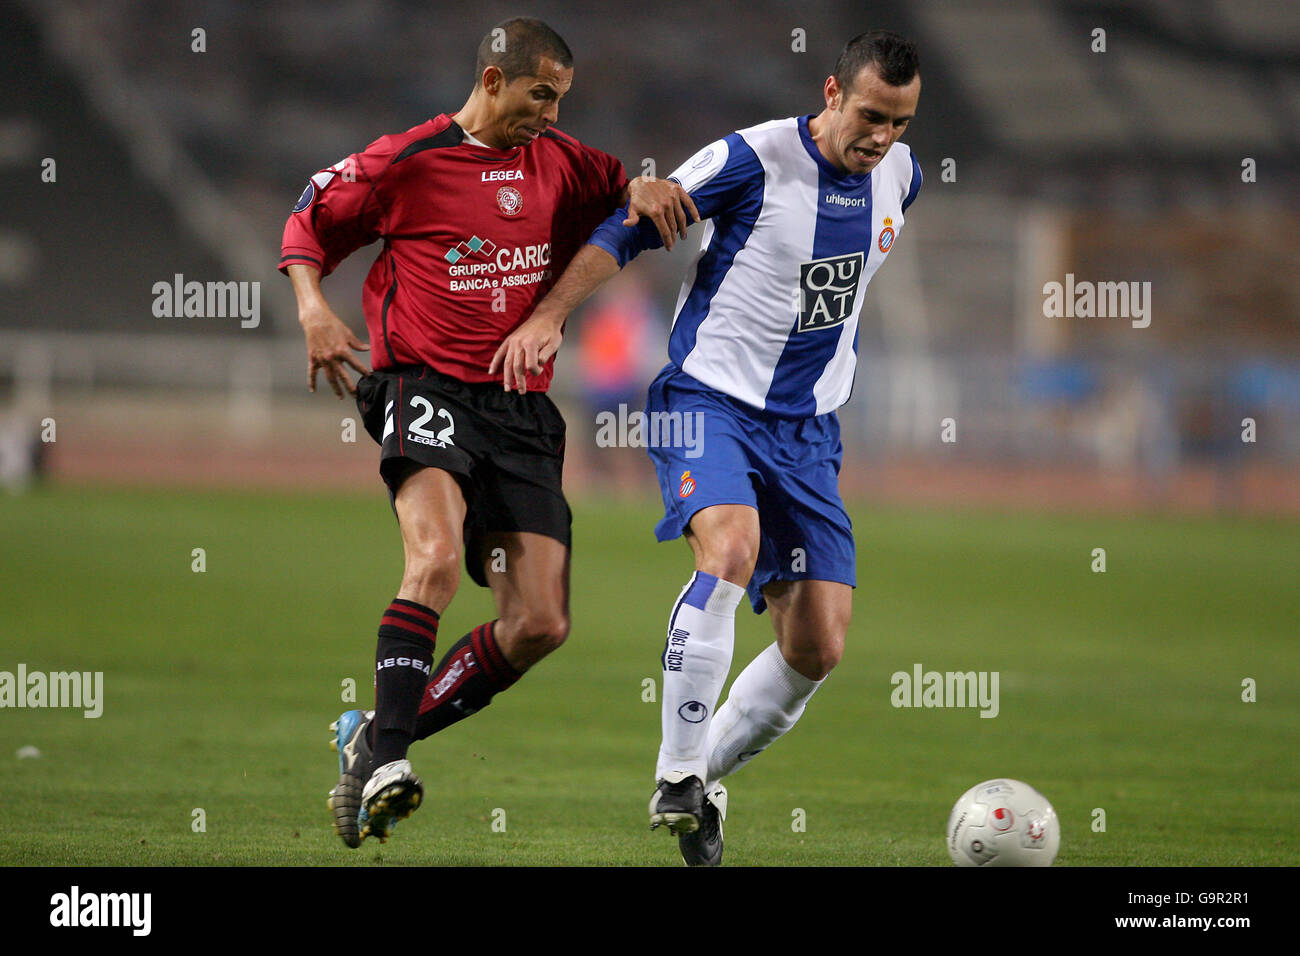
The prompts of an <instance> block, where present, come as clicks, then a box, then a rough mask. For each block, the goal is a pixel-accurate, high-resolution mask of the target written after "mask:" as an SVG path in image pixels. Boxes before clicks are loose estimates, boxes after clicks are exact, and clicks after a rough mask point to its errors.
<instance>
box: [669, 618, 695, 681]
mask: <svg viewBox="0 0 1300 956" xmlns="http://www.w3.org/2000/svg"><path fill="white" fill-rule="evenodd" d="M690 636H691V635H690V632H689V631H683V630H682V629H681V628H680V627H675V628H673V629H672V631H671V632H670V633H669V635H668V646H667V647H666V648H665V649H664V670H666V671H680V670H681V669H682V657H683V651H684V650H685V648H686V639H687V638H688V637H690Z"/></svg>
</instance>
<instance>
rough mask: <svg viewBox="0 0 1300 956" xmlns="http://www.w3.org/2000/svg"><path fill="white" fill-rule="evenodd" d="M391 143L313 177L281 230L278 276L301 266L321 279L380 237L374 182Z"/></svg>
mask: <svg viewBox="0 0 1300 956" xmlns="http://www.w3.org/2000/svg"><path fill="white" fill-rule="evenodd" d="M391 139H392V138H391V137H387V136H385V137H383V138H381V139H378V140H376V141H375V142H373V143H371V144H370V146H368V147H366V149H365V151H363V152H361V153H353V154H352V155H351V156H349V157H347V158H346V159H344V160H341V161H340V162H338V163H335V164H334V165H333V166H329V167H327V168H325V169H322V170H321V171H320V172H318V173H316V174H315V175H314V176H312V177H311V179H310V180H308V181H307V188H306V189H304V190H303V192H302V195H301V196H300V197H298V202H297V203H296V204H295V205H294V207H293V211H292V212H291V213H290V215H289V221H288V222H286V223H285V225H284V238H283V241H282V242H281V245H280V266H279V268H280V271H281V272H286V271H287V270H288V268H289V266H291V265H293V264H294V263H298V262H302V263H307V264H310V265H314V266H316V268H318V269H320V271H321V275H322V276H327V275H329V274H330V273H331V272H333V271H334V269H335V267H336V266H338V264H339V263H340V262H342V261H343V260H344V259H346V258H347V257H348V256H349V255H351V254H352V253H353V252H355V251H356V250H358V249H360V248H361V247H362V246H366V245H369V244H370V243H372V242H374V241H375V240H376V239H378V238H379V237H380V236H381V235H383V232H384V219H385V215H384V209H383V205H382V203H381V199H380V194H379V193H380V190H379V188H378V187H379V180H380V179H381V178H382V175H383V172H382V171H383V170H386V169H387V168H388V166H389V164H390V162H391V160H392V152H393V146H392V144H391Z"/></svg>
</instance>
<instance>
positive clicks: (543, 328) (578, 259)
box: [488, 245, 620, 395]
mask: <svg viewBox="0 0 1300 956" xmlns="http://www.w3.org/2000/svg"><path fill="white" fill-rule="evenodd" d="M619 268H620V267H619V264H618V260H617V259H615V258H614V257H613V256H611V255H610V254H609V253H608V252H606V251H605V250H604V249H602V248H600V247H599V246H591V245H587V246H583V247H582V248H581V249H579V250H578V254H577V255H576V256H574V257H573V261H572V262H570V263H569V267H568V268H567V269H565V270H564V274H563V275H561V276H560V279H559V281H558V282H556V283H555V285H554V286H553V287H552V288H551V291H550V292H548V293H547V294H546V298H544V299H542V301H541V302H539V303H538V304H537V308H535V309H533V314H532V315H530V316H529V317H528V320H527V321H526V322H524V323H523V324H522V325H520V326H519V328H517V329H515V330H514V331H513V332H511V333H510V335H508V336H507V337H506V340H505V341H504V342H502V343H501V347H500V348H499V349H497V352H496V355H494V356H492V364H491V365H489V366H488V374H489V375H495V374H496V373H497V369H500V370H501V374H502V381H501V385H502V387H503V388H504V389H505V390H506V391H510V390H511V389H512V388H513V389H514V390H516V391H518V392H519V393H520V394H521V395H522V394H523V393H524V392H526V391H528V386H527V381H528V373H529V372H531V373H532V374H534V375H540V374H541V372H542V367H543V366H544V365H546V362H547V361H548V360H549V359H550V357H551V356H552V355H554V354H555V353H556V352H558V351H559V350H560V342H561V340H562V338H563V335H562V334H561V330H562V329H563V328H564V320H565V319H567V318H568V317H569V313H570V312H572V311H573V310H574V309H576V308H577V307H578V306H579V305H580V304H581V303H582V301H583V300H584V299H586V298H587V296H589V295H591V294H592V293H593V292H595V291H596V289H597V288H599V287H600V286H601V284H603V283H604V282H605V281H606V280H608V279H609V278H610V277H611V276H613V275H614V274H615V273H617V272H618V270H619Z"/></svg>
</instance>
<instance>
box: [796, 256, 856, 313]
mask: <svg viewBox="0 0 1300 956" xmlns="http://www.w3.org/2000/svg"><path fill="white" fill-rule="evenodd" d="M864 259H865V257H864V256H863V254H862V253H861V252H853V253H850V254H848V255H846V256H831V257H830V258H828V259H814V260H813V261H812V262H801V263H800V264H799V302H798V307H799V328H798V330H799V331H800V332H813V331H816V330H817V329H832V328H835V327H836V326H837V325H843V324H844V322H845V320H846V319H848V318H849V317H850V315H851V314H852V312H853V303H854V301H855V300H856V299H857V297H858V282H859V281H860V280H861V279H862V264H863V262H864Z"/></svg>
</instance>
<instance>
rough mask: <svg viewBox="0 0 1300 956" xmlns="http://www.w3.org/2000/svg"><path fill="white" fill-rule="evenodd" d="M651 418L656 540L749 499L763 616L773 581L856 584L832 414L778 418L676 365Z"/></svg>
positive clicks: (651, 401)
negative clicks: (658, 514) (659, 500)
mask: <svg viewBox="0 0 1300 956" xmlns="http://www.w3.org/2000/svg"><path fill="white" fill-rule="evenodd" d="M656 413H659V415H658V416H656ZM665 415H671V416H673V417H664V416H665ZM678 416H680V417H678ZM646 417H647V421H646V439H647V451H648V452H649V454H650V459H651V461H653V462H654V466H655V471H656V473H657V475H658V477H659V490H660V492H661V493H662V495H663V499H664V517H663V520H662V521H660V522H659V524H658V525H656V526H655V537H656V538H658V539H659V540H660V541H671V540H673V539H674V538H679V537H681V535H682V534H683V532H684V531H685V530H686V526H687V525H688V524H689V523H690V521H691V518H692V517H693V516H694V515H695V514H696V512H698V511H701V510H703V509H704V508H708V507H710V506H712V505H723V504H730V505H749V506H750V507H752V508H755V509H757V510H758V523H759V531H760V539H759V549H758V562H757V564H756V565H755V567H754V576H753V577H752V578H751V579H750V581H749V586H748V588H747V590H748V593H749V600H750V603H751V604H753V606H754V612H755V613H756V614H762V613H763V611H764V610H765V609H766V608H767V601H766V600H764V598H763V588H764V587H765V586H766V585H768V584H770V583H772V582H773V581H797V580H803V579H809V580H816V581H838V582H840V583H843V584H847V585H849V586H850V587H856V586H857V559H856V551H855V549H854V545H853V523H852V522H851V521H850V520H849V516H848V512H846V511H845V510H844V503H843V502H842V501H841V500H840V491H839V473H840V462H841V459H842V458H843V451H844V449H843V445H842V444H841V443H840V423H839V417H838V416H837V415H836V414H835V413H834V412H830V413H828V414H825V415H818V416H816V417H812V418H803V419H788V418H779V417H777V416H775V415H771V414H769V413H767V412H763V411H761V410H759V409H756V408H753V407H752V406H750V405H747V404H745V403H744V402H741V401H739V400H738V399H735V398H732V397H731V396H729V395H725V394H723V393H722V392H719V391H717V390H715V389H712V388H709V387H708V386H706V385H704V384H702V383H700V382H698V381H696V380H695V379H693V378H691V377H690V376H689V375H687V374H686V373H685V372H682V371H681V370H680V369H678V368H677V367H676V366H675V365H672V364H669V365H668V366H667V367H666V368H665V369H664V370H663V371H662V372H660V373H659V376H658V377H657V378H656V379H655V380H654V381H653V382H652V383H651V384H650V391H649V395H648V396H647V399H646Z"/></svg>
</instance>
